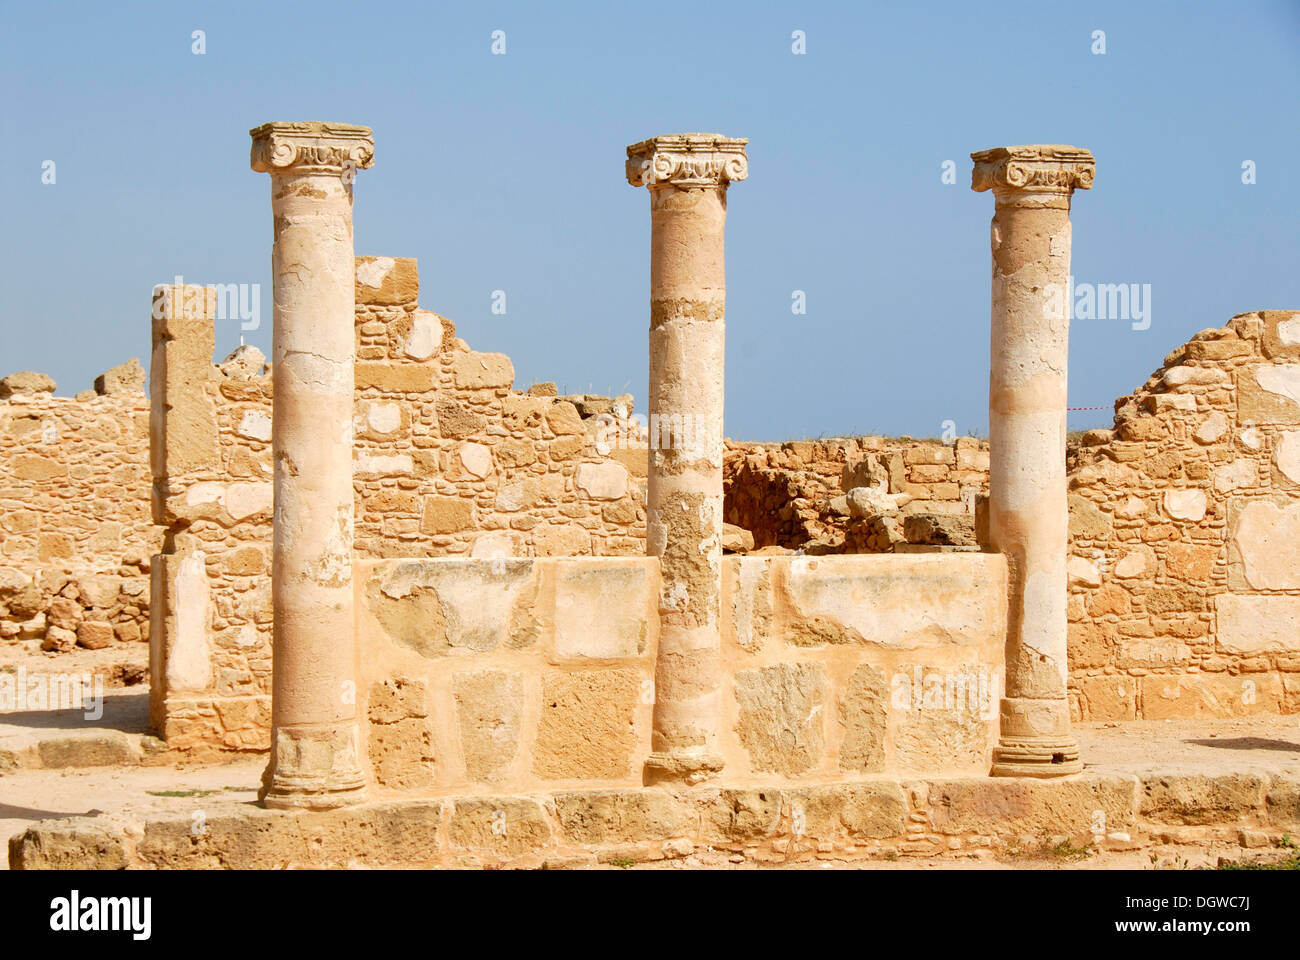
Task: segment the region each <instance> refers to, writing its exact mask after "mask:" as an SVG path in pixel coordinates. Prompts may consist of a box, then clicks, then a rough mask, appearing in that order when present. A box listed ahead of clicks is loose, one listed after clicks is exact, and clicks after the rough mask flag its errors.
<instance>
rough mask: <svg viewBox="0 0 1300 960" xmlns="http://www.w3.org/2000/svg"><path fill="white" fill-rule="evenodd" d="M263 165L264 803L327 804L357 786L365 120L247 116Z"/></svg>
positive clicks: (360, 787) (255, 155) (370, 144)
mask: <svg viewBox="0 0 1300 960" xmlns="http://www.w3.org/2000/svg"><path fill="white" fill-rule="evenodd" d="M250 134H251V136H252V138H253V150H252V161H251V162H252V166H253V169H254V170H257V171H259V172H265V173H270V174H271V210H272V213H273V214H274V217H275V245H274V247H273V248H272V251H271V272H272V282H273V285H274V297H275V322H274V329H273V343H272V368H271V371H272V373H271V375H272V385H273V390H274V399H273V401H272V407H271V410H272V428H271V429H272V435H271V447H272V454H273V457H274V461H275V526H274V529H275V533H274V541H273V545H272V570H271V602H272V607H273V609H274V616H275V632H274V646H273V653H272V695H271V761H270V766H269V767H268V769H267V774H266V777H265V778H264V780H265V782H264V785H263V794H264V796H263V802H264V803H265V804H266V805H267V806H268V807H312V808H317V809H324V808H328V807H336V806H341V805H343V804H347V803H354V802H356V801H358V800H360V799H361V798H362V796H363V791H364V788H365V776H364V774H363V773H362V769H361V763H360V747H359V731H358V729H357V723H356V706H355V704H356V668H357V650H356V636H355V626H354V623H353V610H352V513H353V493H352V407H353V399H352V393H353V382H354V371H353V365H354V363H355V339H354V338H355V333H354V329H353V323H354V319H353V318H354V310H355V304H354V296H355V266H354V261H353V249H352V176H353V174H354V172H355V171H356V169H358V168H361V167H369V166H370V165H371V164H372V163H373V155H374V140H373V139H372V137H371V135H370V130H369V129H368V128H366V127H353V126H347V125H344V124H335V123H268V124H264V125H262V126H260V127H257V128H256V129H255V130H251V131H250Z"/></svg>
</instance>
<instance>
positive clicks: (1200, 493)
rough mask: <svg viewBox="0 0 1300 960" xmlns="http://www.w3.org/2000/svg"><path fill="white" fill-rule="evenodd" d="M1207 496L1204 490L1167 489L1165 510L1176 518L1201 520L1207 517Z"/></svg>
mask: <svg viewBox="0 0 1300 960" xmlns="http://www.w3.org/2000/svg"><path fill="white" fill-rule="evenodd" d="M1206 504H1207V501H1206V498H1205V491H1204V490H1166V491H1165V496H1164V505H1165V512H1166V513H1167V514H1169V516H1171V517H1173V518H1174V519H1175V520H1190V521H1192V522H1199V521H1201V520H1203V519H1204V518H1205V509H1206Z"/></svg>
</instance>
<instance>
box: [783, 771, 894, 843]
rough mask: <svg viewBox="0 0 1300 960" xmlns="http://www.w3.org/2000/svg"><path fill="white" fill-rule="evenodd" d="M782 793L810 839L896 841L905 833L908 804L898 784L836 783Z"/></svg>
mask: <svg viewBox="0 0 1300 960" xmlns="http://www.w3.org/2000/svg"><path fill="white" fill-rule="evenodd" d="M783 793H785V799H786V802H787V803H788V804H789V806H790V809H791V812H792V814H793V813H795V812H796V811H797V813H798V815H799V819H800V820H802V821H803V824H804V832H805V834H806V835H807V836H809V837H816V838H818V839H832V838H836V837H839V836H843V835H845V834H847V835H848V836H850V837H877V838H884V837H898V836H901V835H903V833H904V831H905V829H906V822H907V802H906V801H905V800H904V799H903V791H902V789H901V787H900V786H899V785H898V784H897V783H890V782H876V783H870V782H868V783H845V784H840V783H836V784H829V785H827V786H816V787H802V788H798V789H793V790H789V791H783Z"/></svg>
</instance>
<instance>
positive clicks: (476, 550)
mask: <svg viewBox="0 0 1300 960" xmlns="http://www.w3.org/2000/svg"><path fill="white" fill-rule="evenodd" d="M515 553H516V551H515V542H514V537H513V536H511V535H510V532H509V531H508V530H493V531H490V532H488V533H480V534H479V535H478V536H477V537H475V538H474V545H473V546H472V547H471V548H470V553H469V555H470V556H471V557H473V558H474V559H476V560H491V559H492V558H493V557H513V556H515Z"/></svg>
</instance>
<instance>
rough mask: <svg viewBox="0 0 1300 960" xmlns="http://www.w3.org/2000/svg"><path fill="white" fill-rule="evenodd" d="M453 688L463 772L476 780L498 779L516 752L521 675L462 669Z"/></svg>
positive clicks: (522, 690) (522, 696)
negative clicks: (462, 671) (469, 671)
mask: <svg viewBox="0 0 1300 960" xmlns="http://www.w3.org/2000/svg"><path fill="white" fill-rule="evenodd" d="M454 691H455V697H456V716H457V720H458V723H459V726H460V746H461V756H462V757H463V758H464V760H465V773H466V775H467V776H468V777H469V779H470V780H474V781H479V782H484V781H486V782H491V781H494V780H499V779H500V778H501V777H502V776H504V775H505V773H506V772H507V769H508V768H509V766H510V764H511V763H512V762H513V761H514V759H515V755H516V754H517V753H518V752H519V718H520V709H521V705H522V704H523V700H524V686H523V679H522V677H521V676H520V675H519V674H517V673H507V672H505V671H503V670H485V671H482V672H478V673H461V674H458V675H457V676H456V680H455V684H454Z"/></svg>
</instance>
